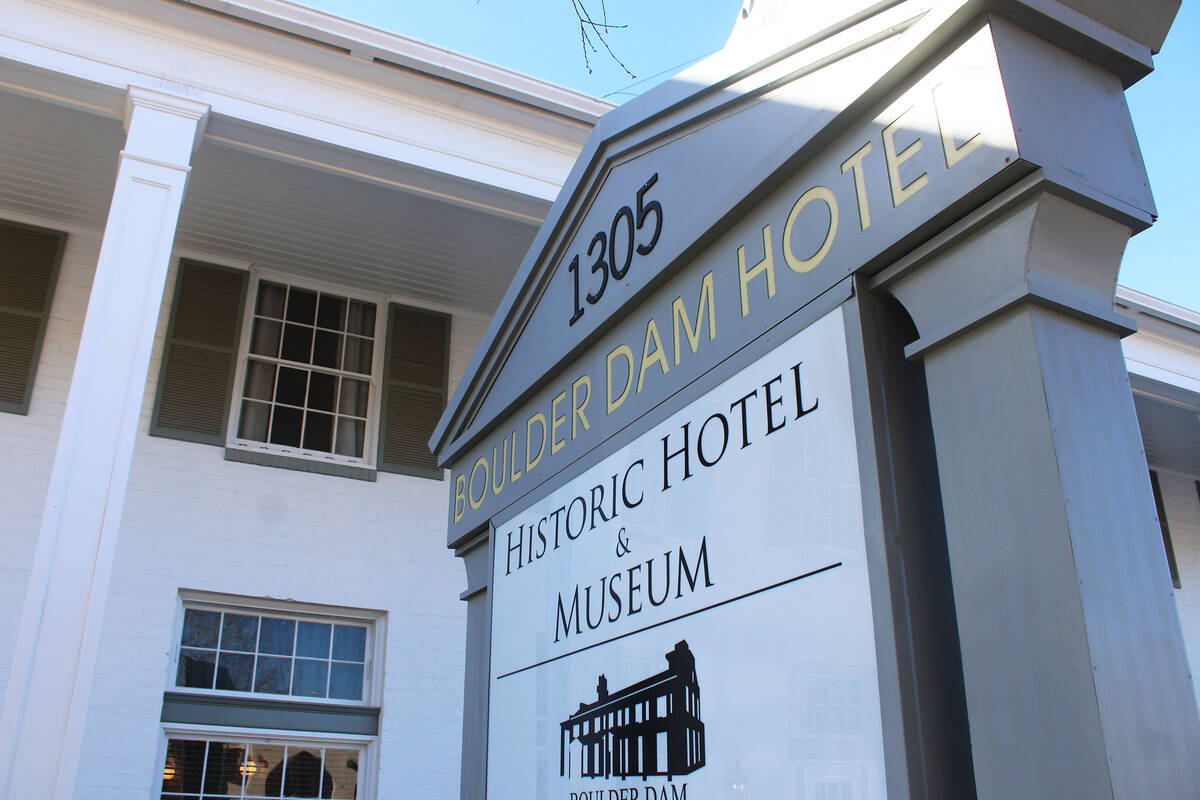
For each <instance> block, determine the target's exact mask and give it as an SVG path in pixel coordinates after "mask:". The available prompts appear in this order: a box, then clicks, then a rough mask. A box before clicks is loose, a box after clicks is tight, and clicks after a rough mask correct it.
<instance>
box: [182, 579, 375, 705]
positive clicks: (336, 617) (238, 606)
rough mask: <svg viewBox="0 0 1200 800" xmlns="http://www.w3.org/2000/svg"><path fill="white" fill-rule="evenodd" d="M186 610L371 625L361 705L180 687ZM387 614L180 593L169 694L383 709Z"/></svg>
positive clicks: (353, 701)
mask: <svg viewBox="0 0 1200 800" xmlns="http://www.w3.org/2000/svg"><path fill="white" fill-rule="evenodd" d="M188 608H201V609H204V610H209V611H230V612H234V613H248V614H260V615H262V614H275V613H277V614H280V615H283V616H288V617H296V618H307V619H310V620H313V621H322V622H330V623H338V622H350V623H361V624H363V625H366V626H367V643H366V653H365V657H366V662H365V664H364V666H363V697H362V699H361V700H342V699H338V698H328V697H302V696H299V695H291V694H274V693H269V692H254V691H249V692H235V691H228V690H221V689H200V688H196V687H189V686H177V685H176V683H175V681H176V677H177V675H178V669H179V651H180V648H181V647H182V633H183V619H184V612H185V611H186V610H187V609H188ZM386 620H387V612H385V611H376V610H371V609H361V608H345V607H341V606H327V605H321V604H317V603H304V602H292V601H281V600H274V599H270V598H258V597H242V596H239V595H230V594H224V593H219V592H204V591H199V590H195V589H180V590H179V597H178V600H177V601H176V604H175V622H174V627H173V628H172V642H171V659H170V663H169V665H168V673H167V682H166V687H167V689H166V691H169V692H178V693H179V694H192V695H199V696H204V697H229V698H232V699H240V698H253V699H260V700H274V701H280V702H289V701H290V702H296V703H313V704H317V705H327V706H334V707H338V706H340V707H353V708H362V707H376V708H378V707H380V706H381V705H382V702H383V658H382V654H383V652H384V650H385V649H386V645H387V622H386Z"/></svg>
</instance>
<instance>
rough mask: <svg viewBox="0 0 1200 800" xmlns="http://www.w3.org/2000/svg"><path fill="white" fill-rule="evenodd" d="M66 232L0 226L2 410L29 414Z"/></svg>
mask: <svg viewBox="0 0 1200 800" xmlns="http://www.w3.org/2000/svg"><path fill="white" fill-rule="evenodd" d="M66 241H67V235H66V234H65V233H58V232H57V231H48V230H44V229H42V228H34V227H30V226H28V225H17V224H15V223H10V222H2V223H0V411H10V412H13V413H16V414H27V413H29V400H30V397H31V396H32V395H33V377H34V375H35V373H36V372H37V365H38V357H39V355H40V354H41V351H42V339H43V337H44V336H45V334H46V322H47V321H48V320H49V319H50V300H51V298H52V297H53V295H54V283H55V280H56V279H57V278H58V265H59V263H60V262H61V261H62V253H63V245H64V244H65V242H66Z"/></svg>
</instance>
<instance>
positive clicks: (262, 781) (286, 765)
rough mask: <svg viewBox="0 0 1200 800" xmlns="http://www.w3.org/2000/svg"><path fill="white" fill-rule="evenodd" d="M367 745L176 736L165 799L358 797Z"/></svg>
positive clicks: (172, 737)
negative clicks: (360, 767) (361, 764)
mask: <svg viewBox="0 0 1200 800" xmlns="http://www.w3.org/2000/svg"><path fill="white" fill-rule="evenodd" d="M365 751H366V747H365V746H355V745H350V744H346V743H337V744H330V743H324V742H304V741H291V740H287V739H256V738H248V737H247V738H242V737H217V738H209V737H199V736H194V735H189V734H172V735H170V736H169V737H168V739H167V754H166V759H165V761H164V763H163V772H162V796H161V797H162V800H208V798H222V800H230V799H231V798H255V800H258V799H259V798H279V797H308V798H335V799H336V798H356V797H360V796H362V795H363V794H365V793H364V792H362V791H360V783H361V778H360V770H359V764H360V763H362V760H363V758H364V754H365Z"/></svg>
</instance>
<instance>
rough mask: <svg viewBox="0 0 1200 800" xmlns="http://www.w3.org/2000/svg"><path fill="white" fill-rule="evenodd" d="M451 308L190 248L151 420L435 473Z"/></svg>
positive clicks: (266, 450)
mask: <svg viewBox="0 0 1200 800" xmlns="http://www.w3.org/2000/svg"><path fill="white" fill-rule="evenodd" d="M449 337H450V325H449V317H448V316H447V315H445V314H440V313H437V312H433V311H427V310H423V309H416V308H410V307H407V306H401V305H398V304H395V303H391V304H389V303H387V302H386V300H385V299H384V298H380V297H376V298H372V297H368V296H366V295H364V294H362V293H356V292H353V291H345V290H340V289H336V288H330V287H318V286H314V285H307V284H303V283H300V282H298V281H294V280H289V279H286V278H283V277H277V276H264V275H252V276H250V279H249V280H247V276H246V273H245V272H244V271H238V270H231V269H228V268H225V267H219V266H213V265H209V264H201V263H198V262H193V261H187V260H185V261H182V262H181V263H180V266H179V276H178V279H177V281H176V293H175V300H174V306H173V309H172V313H171V321H170V323H169V327H168V333H167V347H166V350H165V352H164V359H163V366H162V369H161V371H160V376H159V390H158V394H157V397H156V403H155V412H154V417H153V420H152V422H151V428H150V432H151V434H152V435H155V436H167V437H171V438H176V439H184V440H188V441H193V442H202V443H205V444H216V445H220V446H223V447H225V448H226V457H227V458H229V459H231V460H236V461H249V462H251V463H256V464H266V465H270V466H283V467H290V468H294V469H304V470H307V471H312V472H327V473H331V474H337V475H345V476H348V477H355V478H363V479H367V480H374V479H375V473H376V472H377V471H381V472H399V473H405V474H410V475H419V476H423V477H431V478H437V479H440V478H441V477H442V471H441V470H440V469H438V468H437V464H436V463H435V462H434V459H433V456H432V454H430V453H429V449H428V446H427V442H428V440H429V437H430V436H431V435H432V433H433V428H434V426H435V425H436V424H437V420H438V418H439V417H440V415H441V412H442V409H443V408H444V407H445V403H446V388H447V372H448V366H449V358H448V352H449Z"/></svg>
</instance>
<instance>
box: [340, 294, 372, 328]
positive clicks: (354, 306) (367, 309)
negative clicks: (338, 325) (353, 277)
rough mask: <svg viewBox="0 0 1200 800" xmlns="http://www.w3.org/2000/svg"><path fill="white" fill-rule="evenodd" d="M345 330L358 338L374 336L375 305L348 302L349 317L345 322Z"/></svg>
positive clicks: (354, 301) (355, 301)
mask: <svg viewBox="0 0 1200 800" xmlns="http://www.w3.org/2000/svg"><path fill="white" fill-rule="evenodd" d="M346 323H347V324H346V330H347V331H349V332H350V333H357V334H358V335H360V336H372V337H373V336H374V335H375V304H374V303H360V302H358V301H357V300H351V301H350V316H349V317H348V318H347V320H346Z"/></svg>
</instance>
